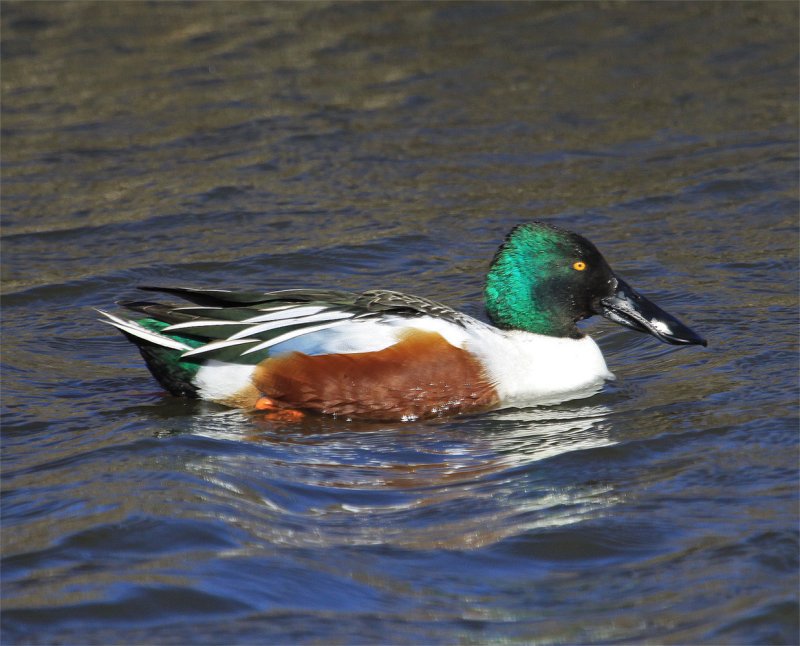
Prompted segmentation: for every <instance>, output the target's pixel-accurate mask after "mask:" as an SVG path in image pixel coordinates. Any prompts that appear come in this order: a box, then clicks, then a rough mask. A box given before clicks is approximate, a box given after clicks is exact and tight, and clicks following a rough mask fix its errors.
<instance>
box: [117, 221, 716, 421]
mask: <svg viewBox="0 0 800 646" xmlns="http://www.w3.org/2000/svg"><path fill="white" fill-rule="evenodd" d="M562 259H563V261H564V262H563V264H564V268H563V270H562V268H561V267H560V264H561V260H562ZM553 263H555V264H553ZM531 265H532V266H533V267H531ZM590 268H591V270H592V271H588V269H590ZM531 269H533V271H531ZM145 289H148V290H151V291H163V292H167V293H170V294H174V295H178V296H181V297H182V298H184V299H186V300H189V301H191V302H193V303H195V304H196V305H195V306H193V307H177V308H176V307H172V306H165V305H161V304H159V303H150V302H135V303H130V302H129V303H124V304H125V305H126V306H127V307H129V308H131V309H134V310H137V311H139V312H142V313H144V314H146V315H147V318H144V319H140V320H138V321H133V320H128V319H122V318H119V317H116V316H113V315H110V314H106V313H104V314H105V315H106V316H107V317H108V319H109V322H110V323H111V324H112V325H114V326H116V327H118V328H119V329H120V330H122V331H123V332H124V333H125V334H126V336H127V337H128V338H129V339H130V340H131V341H133V342H134V343H136V344H137V345H138V346H139V348H140V350H141V352H142V355H143V356H144V358H145V360H146V362H147V365H148V367H149V368H150V370H151V372H152V373H153V375H154V376H155V377H156V379H157V380H158V381H159V382H160V383H161V384H162V386H164V387H165V388H166V389H167V390H168V391H170V392H171V393H172V394H175V395H187V396H192V397H199V398H201V399H206V400H210V401H214V402H218V403H221V404H225V405H229V406H235V407H241V408H259V409H264V410H267V411H269V413H270V414H273V415H278V416H281V415H283V416H287V415H288V416H293V415H296V416H299V415H300V414H302V412H309V411H313V412H318V413H326V414H333V415H338V416H342V417H346V418H358V419H375V420H377V419H380V420H391V419H418V418H426V417H434V416H440V415H449V414H455V413H463V412H468V411H476V410H481V409H488V408H493V407H497V406H500V405H507V404H522V403H554V402H559V401H564V400H567V399H572V398H575V397H580V396H586V395H588V394H592V393H594V392H596V391H597V390H598V389H599V387H600V386H601V384H602V383H603V381H604V380H606V379H610V378H612V377H613V376H612V375H611V373H610V372H609V371H608V368H607V367H606V363H605V360H604V359H603V356H602V353H601V352H600V349H599V348H598V347H597V344H596V343H595V342H594V341H593V340H592V339H591V338H589V337H588V336H585V335H583V334H581V333H580V332H579V331H578V330H577V327H575V322H576V321H577V320H578V319H580V318H585V317H586V316H589V315H591V314H592V313H603V314H605V315H606V316H608V317H609V318H612V320H616V321H617V322H620V323H622V324H624V325H628V326H630V327H634V328H636V329H640V330H646V331H649V332H651V333H652V334H655V335H656V336H658V337H659V338H661V339H662V340H665V341H667V342H671V343H702V344H705V341H703V340H702V339H701V338H700V337H698V336H697V335H695V334H694V333H693V332H691V330H689V329H688V328H686V327H685V326H683V325H682V324H680V323H679V322H678V321H677V320H675V319H673V318H672V317H670V316H669V315H667V314H666V313H665V312H662V311H661V310H659V309H658V308H656V307H655V306H654V305H652V303H649V302H648V301H646V300H645V299H643V297H641V296H639V295H638V294H636V293H635V292H633V290H631V289H630V288H629V287H628V286H627V285H625V284H624V283H622V282H621V281H620V280H619V279H618V278H617V277H616V276H614V275H613V272H611V270H610V269H609V268H608V266H607V264H606V263H605V261H604V260H603V259H602V256H600V254H599V252H597V250H596V249H594V246H593V245H591V243H590V242H588V241H587V240H585V239H583V238H581V237H580V236H576V235H575V234H571V233H569V232H566V231H563V230H561V229H557V228H555V227H552V226H549V225H544V224H541V223H532V224H529V225H522V226H520V227H517V228H516V229H514V231H512V232H511V234H509V237H508V238H507V239H506V242H505V244H504V245H503V247H501V249H500V250H499V251H498V254H497V255H496V256H495V259H494V261H493V264H492V269H491V270H490V273H489V276H488V278H487V288H486V297H487V311H488V313H489V316H490V318H491V319H492V321H493V322H494V323H495V325H491V324H488V323H484V322H482V321H479V320H477V319H475V318H473V317H470V316H467V315H466V314H463V313H460V312H457V311H455V310H453V309H450V308H449V307H446V306H445V305H442V304H440V303H436V302H434V301H430V300H427V299H424V298H419V297H415V296H409V295H405V294H400V293H397V292H391V291H369V292H364V293H362V294H351V293H347V292H341V291H334V290H321V291H320V290H317V291H312V290H287V291H280V292H267V293H261V294H257V293H237V292H231V291H225V290H206V291H203V290H193V289H184V288H145ZM553 294H555V297H553V296H552V295H553ZM615 299H616V300H615ZM551 300H552V301H553V302H548V301H551ZM543 301H544V302H543ZM601 301H603V302H601ZM612 301H613V303H612ZM614 305H616V307H615V306H614ZM645 306H646V307H647V308H650V310H649V312H648V313H649V314H653V315H654V317H651V319H648V318H647V313H645V314H641V310H642V308H643V307H645ZM598 308H601V309H602V310H603V311H601V312H598V311H597V310H598ZM606 310H608V311H606ZM632 312H633V313H632ZM655 315H657V316H655Z"/></svg>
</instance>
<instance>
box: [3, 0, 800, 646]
mask: <svg viewBox="0 0 800 646" xmlns="http://www.w3.org/2000/svg"><path fill="white" fill-rule="evenodd" d="M797 23H798V9H797V5H796V4H795V3H753V4H739V3H722V4H717V3H691V4H678V3H669V4H644V3H642V4H623V5H618V4H610V5H608V4H578V3H568V4H551V3H536V4H527V3H515V4H499V3H498V4H495V3H492V4H460V3H447V4H424V3H419V4H408V3H392V4H386V3H368V4H350V3H347V4H344V3H342V4H326V3H306V4H302V3H243V4H238V3H214V4H202V5H200V4H179V3H148V4H145V3H99V4H94V3H76V2H73V3H23V2H5V3H3V20H2V48H3V52H2V56H3V63H2V80H1V83H2V129H3V130H2V162H3V175H2V215H3V229H2V263H3V282H2V293H3V299H2V332H3V336H2V361H3V367H2V404H3V417H2V569H0V576H1V577H2V639H3V642H4V643H54V642H55V643H153V642H156V643H226V644H229V643H267V642H270V643H275V642H279V643H280V642H282V643H286V642H313V643H331V642H333V643H378V642H380V643H384V642H389V643H412V642H423V643H474V642H484V641H499V640H505V639H510V640H512V641H513V640H516V641H524V642H541V643H563V642H593V643H609V642H637V641H647V642H656V643H698V642H704V643H748V644H749V643H787V644H788V643H796V642H797V640H798V457H800V456H799V455H798V368H799V367H800V366H799V365H798V352H797V341H798V332H797V330H798V327H797V326H798V298H797V294H798V155H797V148H798V118H797V112H798V111H797V108H798V101H797V96H798V80H797V79H798V43H797V29H796V28H797ZM533 218H540V219H546V220H548V221H551V222H555V223H558V224H561V225H562V226H566V227H568V228H572V229H575V230H578V231H580V232H581V233H583V234H585V235H587V236H588V237H590V238H591V239H592V240H593V241H594V242H595V243H596V244H597V245H598V246H599V247H600V249H601V250H602V251H603V252H604V253H605V255H606V257H607V258H608V259H609V261H610V262H611V264H612V266H614V267H615V268H616V269H617V271H619V272H620V273H621V274H622V275H623V276H625V278H626V279H627V280H628V281H629V282H630V283H631V284H633V285H634V286H636V287H637V288H638V289H640V291H642V292H644V293H646V294H648V295H650V296H652V297H653V298H654V300H656V302H658V303H659V304H660V305H662V306H663V307H665V308H666V309H667V310H669V311H670V312H672V313H674V314H676V315H678V316H680V317H681V318H683V319H684V320H686V321H687V322H688V323H690V324H691V325H692V327H694V328H695V329H696V330H697V331H698V332H701V333H702V334H704V335H705V336H707V337H708V339H709V347H708V348H707V349H702V348H683V349H676V348H674V347H670V346H666V345H663V344H659V343H658V342H656V341H655V340H654V339H652V338H650V337H646V336H644V335H638V334H636V333H633V332H630V331H626V330H623V329H622V328H620V327H618V326H614V325H613V324H610V323H607V322H599V321H594V322H590V323H589V324H588V325H587V330H589V331H590V332H591V334H592V335H594V336H595V337H596V338H597V339H598V342H599V343H600V345H601V347H602V348H603V351H604V353H605V355H606V358H607V361H608V364H609V366H610V367H611V368H612V370H614V371H615V372H616V374H617V376H618V380H617V381H616V382H614V383H611V384H609V385H608V386H607V387H606V389H605V390H604V391H603V392H602V393H600V394H598V395H596V396H594V397H592V398H590V399H586V400H580V401H575V402H568V403H565V404H562V405H560V406H556V407H547V408H526V409H511V410H501V411H496V412H493V413H489V414H484V415H478V416H471V417H465V418H456V419H450V420H440V421H433V422H426V423H406V424H397V425H377V424H372V425H361V424H354V423H346V422H342V421H336V420H328V419H307V420H305V421H304V422H303V423H301V424H294V425H282V424H280V423H275V422H269V421H266V420H264V419H262V418H260V417H259V416H257V415H252V414H249V413H243V412H239V411H231V410H226V409H222V408H219V407H216V406H212V405H208V404H203V403H198V402H192V401H185V400H179V399H174V398H171V397H168V396H166V395H164V394H163V393H161V392H159V391H158V387H157V386H156V385H155V383H154V382H153V381H152V380H151V379H150V377H149V375H148V373H147V371H146V370H145V369H144V367H143V365H142V363H141V360H140V359H139V357H138V353H137V352H136V351H135V349H134V348H133V347H132V346H131V345H130V344H128V343H127V342H126V341H125V340H124V339H123V338H122V337H121V336H120V335H118V334H117V333H116V332H115V331H113V330H112V329H111V328H109V327H107V326H104V325H102V324H100V323H99V322H97V321H96V316H95V313H94V312H93V310H92V308H93V307H109V306H111V304H112V303H113V302H114V301H115V300H117V299H119V298H130V297H132V296H135V290H134V287H135V286H136V285H137V284H148V283H150V284H152V283H157V284H185V285H192V286H198V287H199V286H206V287H237V288H251V289H252V288H255V289H280V288H291V287H336V288H343V289H354V290H360V289H368V288H374V287H388V288H394V289H400V290H406V291H410V292H412V293H419V294H421V295H424V296H428V297H431V298H435V299H437V300H441V301H444V302H446V303H448V304H451V305H453V306H456V307H459V308H462V309H464V310H465V311H467V312H469V313H472V314H480V313H481V305H480V294H481V290H482V278H483V273H484V271H485V269H486V266H487V263H488V261H489V259H490V258H491V255H492V254H493V253H494V250H495V248H496V246H497V245H498V244H499V242H500V241H501V240H502V238H503V236H504V234H505V233H506V231H507V230H508V229H509V228H510V227H511V226H513V225H514V224H516V223H518V222H521V221H525V220H529V219H533Z"/></svg>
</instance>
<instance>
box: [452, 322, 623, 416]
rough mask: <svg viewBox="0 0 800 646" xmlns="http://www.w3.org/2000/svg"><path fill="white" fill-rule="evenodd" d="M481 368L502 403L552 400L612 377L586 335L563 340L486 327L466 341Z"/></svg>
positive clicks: (582, 392) (585, 392)
mask: <svg viewBox="0 0 800 646" xmlns="http://www.w3.org/2000/svg"><path fill="white" fill-rule="evenodd" d="M466 349H468V350H469V351H471V352H472V353H474V354H475V355H477V356H478V357H479V358H480V359H481V361H482V362H483V363H484V365H486V366H487V371H488V373H489V377H490V378H491V379H492V380H493V382H494V383H495V387H496V388H497V392H498V395H499V396H500V399H501V401H502V402H503V403H513V402H519V403H522V402H525V403H542V404H544V403H548V404H552V403H557V402H561V401H566V400H568V399H575V398H578V397H587V396H589V395H591V394H594V393H595V392H597V391H598V390H599V389H600V387H601V386H602V384H603V382H604V381H605V380H607V379H613V378H614V375H613V374H611V372H609V370H608V367H607V366H606V362H605V359H603V354H602V352H600V348H599V347H597V344H596V343H595V342H594V340H592V339H591V338H590V337H588V336H585V337H583V338H581V339H564V338H557V337H550V336H543V335H541V334H531V333H529V332H522V331H519V330H513V331H506V330H498V329H496V328H492V327H489V326H486V327H485V328H484V329H483V330H480V331H479V333H478V335H476V336H475V337H473V338H472V339H471V340H470V341H469V342H468V343H467V345H466Z"/></svg>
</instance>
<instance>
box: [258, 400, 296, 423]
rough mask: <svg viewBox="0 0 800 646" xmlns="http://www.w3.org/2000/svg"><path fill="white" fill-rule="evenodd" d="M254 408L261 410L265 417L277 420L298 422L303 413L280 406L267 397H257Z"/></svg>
mask: <svg viewBox="0 0 800 646" xmlns="http://www.w3.org/2000/svg"><path fill="white" fill-rule="evenodd" d="M255 408H256V410H263V411H264V412H265V413H266V415H264V418H265V419H269V420H274V421H278V422H299V421H300V420H301V419H303V418H304V417H305V414H304V413H302V412H301V411H299V410H295V409H294V408H281V407H280V406H278V404H277V403H276V402H275V401H274V400H272V399H270V398H269V397H259V398H258V401H256V405H255Z"/></svg>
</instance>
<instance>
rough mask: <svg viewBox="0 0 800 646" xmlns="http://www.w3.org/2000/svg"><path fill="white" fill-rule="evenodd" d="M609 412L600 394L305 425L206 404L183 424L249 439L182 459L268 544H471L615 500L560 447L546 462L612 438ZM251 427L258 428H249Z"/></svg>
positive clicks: (594, 512) (601, 508)
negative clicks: (428, 415) (540, 404)
mask: <svg viewBox="0 0 800 646" xmlns="http://www.w3.org/2000/svg"><path fill="white" fill-rule="evenodd" d="M608 413H609V410H608V408H607V407H606V406H602V405H578V406H576V405H564V406H563V407H557V408H528V409H514V410H503V411H493V412H490V413H488V414H485V415H480V416H471V417H466V418H462V419H459V420H458V421H457V422H456V423H453V422H449V421H434V422H425V423H417V424H381V425H378V424H352V425H345V426H342V425H341V424H332V425H333V426H336V427H338V430H339V432H337V433H319V432H317V433H316V434H313V435H305V434H302V433H299V432H298V431H295V432H292V431H291V430H289V427H282V430H281V432H274V427H275V425H274V424H271V423H269V424H267V423H263V424H261V423H260V420H259V418H258V417H255V418H254V417H253V416H250V415H245V414H242V413H240V412H239V411H217V412H214V413H211V414H209V415H201V416H197V417H196V418H195V419H194V420H193V423H192V433H193V434H194V435H201V436H204V437H208V438H212V439H220V440H225V441H228V440H233V441H241V439H242V437H243V436H244V435H246V434H248V433H249V434H250V439H251V440H252V441H253V442H254V444H253V445H249V444H248V446H250V447H252V448H248V449H246V450H237V451H235V452H233V453H230V454H226V455H222V454H217V455H205V456H201V455H200V454H197V455H196V456H195V458H194V460H195V461H194V463H193V466H192V469H191V470H192V471H193V472H194V473H198V474H207V486H208V487H213V489H214V492H213V494H209V495H213V497H214V498H215V499H217V498H218V497H219V496H222V497H225V498H226V499H227V500H228V503H227V504H228V505H229V506H230V507H231V508H233V509H239V513H237V524H238V525H240V526H245V527H247V528H248V531H250V532H252V533H253V534H254V535H257V536H259V537H261V538H262V539H264V540H266V541H268V542H269V543H275V544H281V545H292V546H304V547H330V546H334V545H393V546H396V547H403V548H409V549H455V550H463V549H474V548H479V547H483V546H486V545H491V544H493V543H495V542H497V541H500V540H503V539H506V538H509V537H512V536H517V535H520V534H524V533H525V532H529V531H539V530H547V529H549V528H557V527H562V526H565V525H569V524H573V523H579V522H582V521H584V520H587V519H591V518H595V517H597V516H598V515H603V514H606V513H608V510H609V508H610V507H612V506H613V505H615V504H617V502H618V496H617V494H616V493H615V491H614V487H613V484H612V483H610V482H603V481H591V482H586V481H585V479H583V478H581V477H574V475H575V474H574V473H572V474H571V473H570V471H569V469H567V470H566V471H565V467H564V465H565V464H569V458H567V462H562V461H560V458H559V464H549V461H550V460H551V459H553V458H558V456H559V455H563V454H568V453H569V452H571V451H589V452H591V449H593V448H600V447H605V446H611V445H613V444H614V443H615V442H614V441H613V440H612V439H611V438H610V436H609V432H610V426H609V422H608V421H607V420H608V417H607V415H608ZM280 426H282V425H280ZM295 426H297V427H300V426H301V425H295ZM313 426H319V424H315V425H313ZM258 428H262V429H263V435H261V436H255V435H252V433H253V431H254V430H257V429H258ZM259 445H260V446H259ZM254 503H256V504H254Z"/></svg>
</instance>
